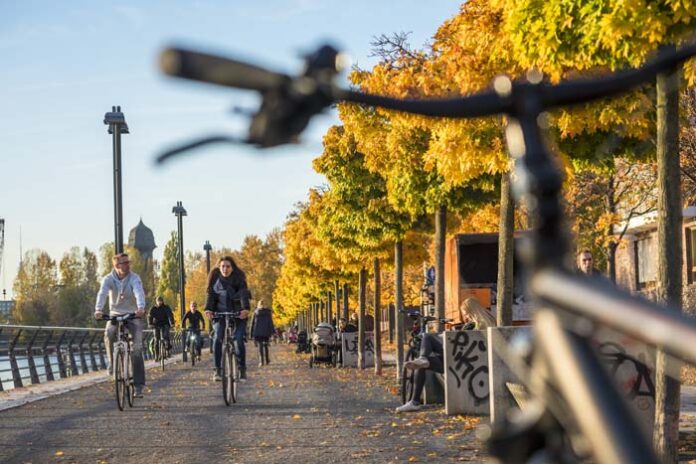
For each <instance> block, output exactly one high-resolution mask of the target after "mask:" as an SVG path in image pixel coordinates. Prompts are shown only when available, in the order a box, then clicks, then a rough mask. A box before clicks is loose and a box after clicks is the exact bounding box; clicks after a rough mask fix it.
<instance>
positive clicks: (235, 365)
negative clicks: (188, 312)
mask: <svg viewBox="0 0 696 464" xmlns="http://www.w3.org/2000/svg"><path fill="white" fill-rule="evenodd" d="M237 317H239V312H237V311H235V312H218V313H215V315H214V316H213V320H214V321H215V320H220V319H224V320H225V334H224V335H223V337H222V397H223V398H224V400H225V404H226V405H227V406H229V405H230V404H232V403H236V402H237V384H238V383H239V361H238V360H237V350H236V345H237V341H236V340H235V338H234V333H235V330H236V329H237Z"/></svg>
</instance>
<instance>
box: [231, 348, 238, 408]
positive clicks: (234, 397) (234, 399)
mask: <svg viewBox="0 0 696 464" xmlns="http://www.w3.org/2000/svg"><path fill="white" fill-rule="evenodd" d="M232 378H233V379H234V382H232V402H233V403H236V402H237V387H238V386H239V364H238V362H237V355H236V354H235V353H234V352H233V353H232Z"/></svg>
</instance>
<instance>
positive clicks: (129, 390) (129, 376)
mask: <svg viewBox="0 0 696 464" xmlns="http://www.w3.org/2000/svg"><path fill="white" fill-rule="evenodd" d="M126 358H127V362H124V366H125V371H126V376H125V377H126V396H127V397H128V406H129V407H131V408H132V407H133V400H134V399H135V384H134V383H133V365H132V364H131V357H130V355H129V356H127V357H126Z"/></svg>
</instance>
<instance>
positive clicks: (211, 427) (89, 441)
mask: <svg viewBox="0 0 696 464" xmlns="http://www.w3.org/2000/svg"><path fill="white" fill-rule="evenodd" d="M248 351H249V354H250V356H249V363H250V368H249V378H250V380H249V381H248V382H246V383H243V384H242V385H241V388H240V398H239V403H238V404H236V405H233V406H232V407H226V406H225V405H224V402H223V400H222V393H221V387H220V384H219V383H214V382H212V381H211V379H210V374H211V369H210V359H209V355H208V354H207V353H204V362H203V363H202V364H199V365H197V366H196V367H195V368H192V367H190V365H184V364H183V363H176V364H172V365H170V366H168V367H167V370H166V372H165V373H162V372H159V371H158V370H156V369H154V370H150V371H148V388H147V389H146V396H145V398H144V399H141V400H138V399H136V405H135V407H134V408H133V409H130V410H126V411H124V412H119V411H118V410H117V408H116V404H115V399H114V395H113V386H112V384H111V383H110V382H103V383H99V384H96V385H93V386H89V387H86V388H83V389H80V390H76V391H71V392H68V393H65V394H62V395H58V396H54V397H51V398H49V399H44V400H41V401H36V402H32V403H30V404H26V405H24V406H21V407H16V408H12V409H8V410H5V411H1V412H0V462H2V463H45V462H78V463H83V462H85V463H95V462H108V463H130V462H138V463H141V462H167V463H172V464H174V463H198V462H201V463H214V462H239V463H254V462H263V463H274V462H278V463H280V462H283V463H293V462H298V463H308V462H321V461H324V462H335V461H338V462H348V461H350V462H409V461H411V462H416V461H418V462H425V461H430V462H452V461H474V462H480V461H481V460H482V459H483V458H481V457H480V455H481V452H480V451H479V447H480V442H478V441H477V440H476V438H475V425H476V422H477V420H475V419H473V420H472V419H470V418H463V417H456V418H451V417H447V416H445V415H444V413H443V412H442V410H441V409H430V410H427V411H425V412H421V413H416V414H411V415H406V416H397V415H396V414H394V413H393V409H394V407H395V406H397V404H398V403H397V397H396V396H395V395H394V391H393V387H390V385H389V383H390V382H389V381H390V380H391V378H392V377H391V375H390V376H389V377H386V376H385V378H381V379H379V378H376V377H375V376H374V375H373V373H372V372H371V371H364V372H358V371H357V370H355V369H345V370H340V369H339V370H337V369H330V368H316V369H311V370H310V369H309V368H308V366H307V363H306V362H305V358H304V357H303V358H300V357H298V356H296V355H295V354H294V353H291V352H290V349H289V347H287V346H280V345H278V346H273V347H272V355H271V356H272V364H271V365H270V366H268V367H265V368H258V367H256V365H255V363H256V356H255V353H252V352H253V345H251V344H250V345H249V350H248ZM205 357H207V358H205ZM389 374H391V372H389Z"/></svg>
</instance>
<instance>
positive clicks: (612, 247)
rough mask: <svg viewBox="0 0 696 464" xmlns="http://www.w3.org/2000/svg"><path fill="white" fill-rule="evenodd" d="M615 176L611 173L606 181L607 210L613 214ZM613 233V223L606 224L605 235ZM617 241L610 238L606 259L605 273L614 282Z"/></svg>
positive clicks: (614, 206) (614, 211)
mask: <svg viewBox="0 0 696 464" xmlns="http://www.w3.org/2000/svg"><path fill="white" fill-rule="evenodd" d="M615 187H616V177H615V176H613V175H611V176H609V180H608V183H607V211H609V213H610V214H611V215H612V216H613V215H614V214H615V213H616V188H615ZM613 235H614V225H613V224H609V226H607V236H608V237H612V236H613ZM617 247H618V243H616V242H615V241H614V240H613V239H612V240H610V242H609V246H608V247H607V248H608V250H607V251H608V252H609V256H608V259H607V274H608V275H609V278H610V279H611V281H612V282H614V283H616V248H617Z"/></svg>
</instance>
